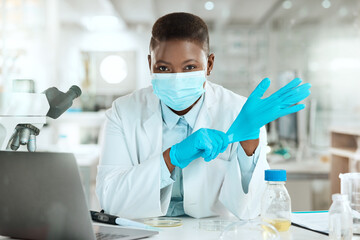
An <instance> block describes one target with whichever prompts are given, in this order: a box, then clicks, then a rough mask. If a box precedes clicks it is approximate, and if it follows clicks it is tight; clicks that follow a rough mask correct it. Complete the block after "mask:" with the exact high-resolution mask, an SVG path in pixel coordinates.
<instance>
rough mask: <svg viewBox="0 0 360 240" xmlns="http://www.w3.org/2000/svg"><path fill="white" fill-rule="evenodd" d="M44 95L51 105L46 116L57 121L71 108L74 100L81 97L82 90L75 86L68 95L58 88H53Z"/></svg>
mask: <svg viewBox="0 0 360 240" xmlns="http://www.w3.org/2000/svg"><path fill="white" fill-rule="evenodd" d="M44 93H45V95H46V98H47V100H48V102H49V105H50V109H49V111H48V113H47V114H46V116H48V117H51V118H53V119H57V118H58V117H59V116H60V115H61V114H63V113H64V112H65V111H66V110H67V109H68V108H70V107H71V105H72V102H73V100H74V99H75V98H77V97H79V96H80V95H81V89H80V88H79V87H78V86H75V85H73V86H71V87H70V89H69V90H68V91H67V92H66V93H63V92H61V91H59V90H58V89H57V88H56V87H52V88H48V89H47V90H45V92H44Z"/></svg>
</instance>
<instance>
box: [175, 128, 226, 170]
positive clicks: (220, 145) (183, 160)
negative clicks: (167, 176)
mask: <svg viewBox="0 0 360 240" xmlns="http://www.w3.org/2000/svg"><path fill="white" fill-rule="evenodd" d="M228 144H229V141H228V137H227V136H226V134H225V133H223V132H221V131H218V130H214V129H207V128H201V129H199V130H197V131H196V132H194V133H193V134H191V135H190V136H188V137H187V138H186V139H184V140H183V141H182V142H180V143H178V144H175V145H174V146H172V147H171V149H170V161H171V163H172V164H173V165H175V166H178V167H180V168H184V167H186V166H187V165H189V163H191V162H192V161H193V160H195V159H197V158H199V157H203V158H204V159H205V161H207V162H209V161H211V160H212V159H214V158H216V157H217V155H219V153H220V152H224V151H225V150H226V148H227V146H228Z"/></svg>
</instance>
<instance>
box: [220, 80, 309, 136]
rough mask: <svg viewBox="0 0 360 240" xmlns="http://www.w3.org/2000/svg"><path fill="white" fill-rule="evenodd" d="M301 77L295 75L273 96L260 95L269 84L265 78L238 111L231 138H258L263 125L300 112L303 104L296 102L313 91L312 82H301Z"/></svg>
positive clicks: (232, 126) (230, 134) (230, 129)
mask: <svg viewBox="0 0 360 240" xmlns="http://www.w3.org/2000/svg"><path fill="white" fill-rule="evenodd" d="M300 83H301V79H299V78H295V79H294V80H292V81H291V82H290V83H288V84H287V85H285V86H284V87H282V88H281V89H280V90H278V91H277V92H275V93H273V94H272V95H271V96H270V97H267V98H265V99H261V98H262V96H263V95H264V93H265V91H266V90H267V89H268V88H269V86H270V79H269V78H265V79H264V80H262V81H261V82H260V84H259V85H258V86H257V87H256V88H255V90H254V91H253V92H252V93H251V94H250V96H249V98H248V99H247V101H246V103H245V104H244V106H243V107H242V109H241V111H240V113H239V115H238V116H237V117H236V119H235V121H234V122H233V124H232V125H231V127H230V128H229V130H228V131H227V133H226V135H228V138H229V142H230V143H233V142H240V141H245V140H250V139H258V138H259V134H260V128H261V127H262V126H264V125H265V124H267V123H269V122H271V121H274V120H275V119H277V118H280V117H282V116H285V115H288V114H291V113H295V112H298V111H300V110H302V109H304V108H305V105H304V104H298V105H294V104H296V103H298V102H300V101H301V100H304V99H305V98H306V97H308V96H309V95H310V90H309V89H310V87H311V84H310V83H305V84H302V85H300V86H298V85H299V84H300Z"/></svg>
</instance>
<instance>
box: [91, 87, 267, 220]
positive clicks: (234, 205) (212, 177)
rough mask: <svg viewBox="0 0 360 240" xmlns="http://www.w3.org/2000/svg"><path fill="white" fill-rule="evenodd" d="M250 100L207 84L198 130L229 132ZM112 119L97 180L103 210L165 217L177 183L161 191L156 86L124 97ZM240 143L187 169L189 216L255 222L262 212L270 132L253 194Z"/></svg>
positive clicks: (110, 112)
mask: <svg viewBox="0 0 360 240" xmlns="http://www.w3.org/2000/svg"><path fill="white" fill-rule="evenodd" d="M245 101H246V98H245V97H242V96H239V95H237V94H235V93H233V92H231V91H229V90H227V89H225V88H223V87H221V86H219V85H216V84H214V83H211V82H209V81H207V82H206V85H205V99H204V103H203V106H202V108H201V110H200V112H199V116H198V119H197V121H196V123H195V127H194V129H193V132H195V131H196V130H197V129H199V128H211V129H217V130H220V131H224V132H226V131H227V130H228V128H229V127H230V125H231V123H232V122H233V121H234V119H235V118H236V116H237V115H238V114H239V112H240V110H241V108H242V106H243V104H244V103H245ZM106 116H107V120H106V123H105V129H104V135H103V143H102V153H101V158H100V164H99V166H98V175H97V179H96V183H97V184H96V193H97V196H98V198H99V201H100V205H101V207H102V208H103V209H104V210H105V212H108V213H110V214H115V215H119V216H122V217H127V218H144V217H155V216H163V215H165V214H166V212H167V209H168V206H169V202H170V198H171V191H172V184H171V185H170V186H168V187H166V188H164V189H162V190H161V191H160V173H161V168H160V160H161V155H162V153H163V152H162V124H163V123H162V122H163V121H162V116H161V107H160V101H159V99H158V98H157V96H156V95H155V94H154V93H153V90H152V87H151V86H150V87H148V88H144V89H141V90H138V91H135V92H134V93H132V94H130V95H127V96H124V97H121V98H118V99H117V100H115V101H114V103H113V106H112V108H111V109H110V110H108V111H107V113H106ZM245 127H246V126H245ZM238 144H239V143H233V144H230V145H229V146H228V148H227V149H226V151H225V152H224V153H221V154H219V156H218V157H217V158H216V159H214V160H212V161H210V162H205V161H204V160H203V159H202V158H199V159H196V160H194V161H193V162H191V163H190V164H189V165H188V166H187V167H186V168H184V169H183V190H184V200H183V201H184V210H185V213H186V214H188V215H190V216H192V217H195V218H201V217H208V216H215V215H223V214H226V213H229V211H230V212H231V213H233V214H234V215H236V216H237V217H239V218H254V217H256V216H257V215H258V214H259V213H260V203H261V198H262V194H263V191H264V188H265V181H264V170H265V169H268V168H269V165H268V163H267V161H266V153H265V146H266V144H267V140H266V131H265V128H262V129H261V131H260V145H261V151H260V155H259V160H258V162H257V165H256V167H255V170H254V173H253V176H252V179H251V181H250V185H249V192H248V193H247V194H245V193H244V191H243V190H242V185H241V172H240V166H239V162H238V160H237V146H238Z"/></svg>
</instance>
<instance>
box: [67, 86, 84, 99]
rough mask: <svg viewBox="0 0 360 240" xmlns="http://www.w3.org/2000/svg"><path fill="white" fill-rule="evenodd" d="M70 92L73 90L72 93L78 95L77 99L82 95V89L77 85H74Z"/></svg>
mask: <svg viewBox="0 0 360 240" xmlns="http://www.w3.org/2000/svg"><path fill="white" fill-rule="evenodd" d="M70 90H72V91H74V93H75V94H76V98H77V97H80V95H81V93H82V92H81V89H80V88H79V87H78V86H76V85H72V86H71V87H70V89H69V91H70Z"/></svg>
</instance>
